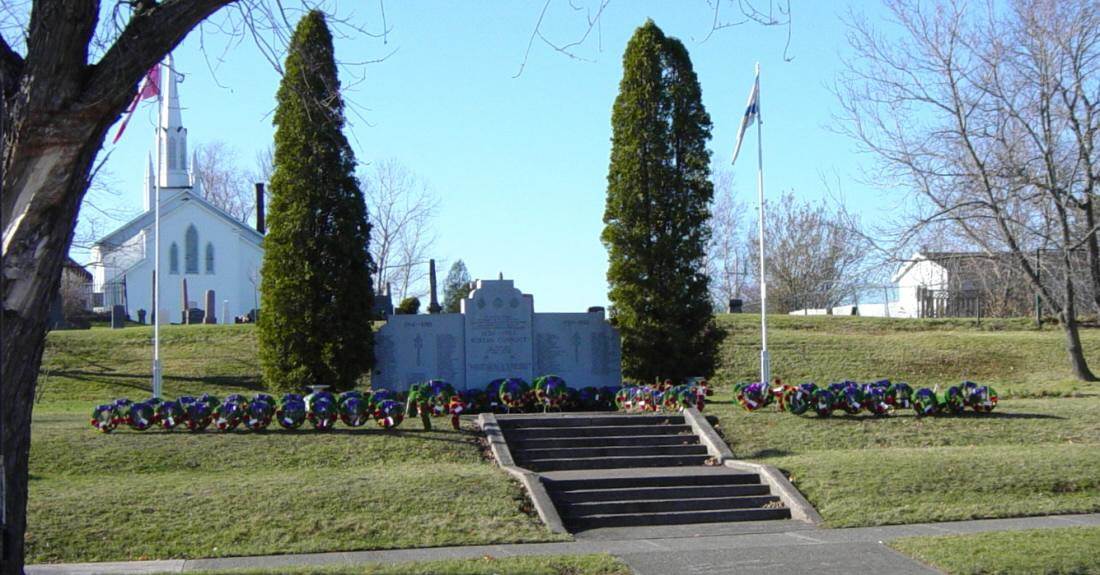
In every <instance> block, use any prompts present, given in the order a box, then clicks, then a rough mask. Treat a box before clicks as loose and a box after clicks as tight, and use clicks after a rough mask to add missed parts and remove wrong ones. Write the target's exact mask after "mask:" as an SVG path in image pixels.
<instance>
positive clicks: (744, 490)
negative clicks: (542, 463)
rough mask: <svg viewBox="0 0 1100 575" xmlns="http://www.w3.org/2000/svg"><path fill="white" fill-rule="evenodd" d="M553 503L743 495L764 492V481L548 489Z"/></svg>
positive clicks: (765, 486) (766, 489)
mask: <svg viewBox="0 0 1100 575" xmlns="http://www.w3.org/2000/svg"><path fill="white" fill-rule="evenodd" d="M550 493H551V497H552V498H553V499H554V502H555V503H559V504H569V503H590V502H595V501H636V500H644V499H696V498H699V499H703V498H710V497H744V496H748V495H768V494H770V493H771V489H770V488H769V487H768V486H767V485H761V484H755V485H751V484H750V485H692V486H683V487H681V486H677V487H626V488H621V489H576V490H573V491H551V492H550Z"/></svg>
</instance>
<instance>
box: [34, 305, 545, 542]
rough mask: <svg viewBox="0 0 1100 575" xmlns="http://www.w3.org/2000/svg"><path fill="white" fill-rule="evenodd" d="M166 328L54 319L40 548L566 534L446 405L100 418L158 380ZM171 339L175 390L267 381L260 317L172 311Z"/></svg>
mask: <svg viewBox="0 0 1100 575" xmlns="http://www.w3.org/2000/svg"><path fill="white" fill-rule="evenodd" d="M150 337H151V330H150V329H149V328H129V329H125V330H117V331H112V330H109V329H93V330H90V331H74V332H57V333H52V334H50V336H49V338H48V340H47V350H46V359H45V361H44V362H43V364H44V365H43V374H42V376H41V377H40V379H39V385H40V389H39V392H40V393H39V397H38V403H37V404H36V405H35V412H34V426H33V430H32V433H33V437H32V447H31V494H30V504H29V519H28V529H27V545H28V552H27V553H28V560H29V561H31V562H51V561H66V562H68V561H109V560H130V559H155V558H180V557H220V556H231V555H256V554H270V553H294V552H312V551H337V550H351V549H382V548H393V547H419V546H436V545H459V544H489V543H503V542H522V541H552V540H561V539H562V537H561V536H558V535H554V534H552V533H550V532H549V531H548V530H546V529H545V528H544V527H543V526H542V524H541V523H540V522H539V520H538V518H537V517H536V516H534V515H533V514H532V513H531V510H530V509H529V507H528V504H527V503H526V496H525V494H524V493H523V490H522V488H521V487H520V486H519V485H518V484H517V483H515V482H513V481H512V480H511V479H510V478H509V477H508V476H507V475H506V474H505V473H503V472H501V471H500V470H498V469H497V468H496V467H495V466H492V465H489V464H487V463H486V462H485V461H484V460H483V458H482V455H481V446H480V444H479V442H478V436H477V434H476V433H474V432H473V430H472V429H470V428H466V429H463V430H462V431H453V430H451V429H450V425H449V424H448V423H447V422H445V421H442V420H440V421H439V422H438V425H437V428H436V429H435V430H433V431H424V430H423V428H422V427H421V426H420V422H419V420H411V421H406V422H405V423H404V424H403V425H402V426H401V427H400V428H399V429H398V430H396V431H392V432H386V431H383V430H381V429H379V428H378V427H377V426H375V425H374V424H373V423H371V424H369V425H368V426H364V427H362V428H358V429H354V430H353V429H348V428H346V427H343V426H338V427H337V429H336V430H334V431H333V432H331V433H315V432H312V431H306V430H302V431H297V432H287V431H283V430H277V431H271V432H268V433H244V432H238V433H229V434H222V433H217V432H215V431H211V430H208V431H207V432H206V433H200V434H189V433H187V432H185V431H173V432H165V431H160V430H148V431H145V432H140V433H139V432H133V431H129V430H125V429H120V430H118V431H116V432H115V433H112V434H109V435H106V434H102V433H99V432H96V431H94V430H92V428H91V426H90V425H88V414H89V413H90V412H91V408H92V407H93V406H94V405H95V404H97V403H102V402H104V401H107V400H110V399H112V398H115V397H130V398H134V399H137V398H142V397H147V396H148V395H149V373H150V355H151V346H150V341H149V338H150ZM162 338H163V339H162V357H163V365H164V374H165V377H164V383H165V394H166V395H168V396H172V397H175V396H179V395H182V394H184V393H191V394H195V393H201V392H204V391H205V392H212V393H216V394H218V395H222V396H224V395H227V394H229V393H234V392H240V393H251V392H254V391H256V390H259V389H260V387H259V380H258V378H257V377H256V372H257V364H256V359H255V357H256V355H255V345H256V344H255V331H254V329H253V327H252V326H169V327H164V328H162ZM273 426H274V425H273ZM440 426H442V427H445V428H446V429H440ZM276 429H277V427H276Z"/></svg>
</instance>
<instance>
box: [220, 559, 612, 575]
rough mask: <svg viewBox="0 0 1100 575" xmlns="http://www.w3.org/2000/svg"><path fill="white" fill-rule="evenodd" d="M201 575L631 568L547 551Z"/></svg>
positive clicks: (555, 573) (435, 574) (551, 573)
mask: <svg viewBox="0 0 1100 575" xmlns="http://www.w3.org/2000/svg"><path fill="white" fill-rule="evenodd" d="M198 573H200V574H204V575H629V574H630V573H631V571H630V568H629V567H627V566H626V565H624V564H623V563H622V562H620V561H619V560H618V559H615V558H614V557H611V556H610V555H556V556H555V555H550V556H546V557H490V556H486V557H482V558H480V559H449V560H444V561H415V562H407V563H393V564H389V565H375V564H372V565H361V566H340V567H297V568H295V567H280V568H279V569H278V570H264V569H260V570H257V569H246V570H225V571H199V572H198Z"/></svg>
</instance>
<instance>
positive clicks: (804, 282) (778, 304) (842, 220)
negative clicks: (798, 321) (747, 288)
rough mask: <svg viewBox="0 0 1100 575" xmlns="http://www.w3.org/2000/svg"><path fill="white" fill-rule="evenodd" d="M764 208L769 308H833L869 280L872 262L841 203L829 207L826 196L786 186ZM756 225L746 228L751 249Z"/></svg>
mask: <svg viewBox="0 0 1100 575" xmlns="http://www.w3.org/2000/svg"><path fill="white" fill-rule="evenodd" d="M765 213H766V215H767V220H766V223H765V226H764V233H765V235H766V238H767V239H766V242H765V247H764V259H765V269H766V270H767V280H768V282H767V283H768V311H769V312H772V311H774V312H777V313H786V312H790V311H794V310H797V309H802V308H832V307H834V306H837V305H840V304H841V303H844V302H845V301H848V300H849V299H851V298H852V297H853V296H856V295H857V293H858V291H859V290H860V289H861V288H863V287H864V286H865V284H867V283H869V282H868V279H869V274H870V273H871V268H872V267H873V264H874V261H873V260H872V259H871V258H870V257H869V256H868V253H869V246H868V245H867V242H866V241H865V240H864V236H863V234H862V233H861V232H860V230H859V228H858V226H857V225H856V224H855V223H854V222H853V221H852V219H851V218H849V217H848V215H847V214H846V213H845V212H844V211H843V210H842V209H837V210H831V209H830V208H829V207H828V206H827V205H826V204H825V203H824V202H822V203H817V204H815V203H812V202H809V201H804V200H799V199H798V198H797V197H796V196H795V194H794V193H793V192H786V193H784V194H783V195H782V197H781V198H780V200H779V201H778V202H776V203H769V204H768V205H767V211H766V212H765ZM757 221H759V219H758V218H757ZM757 225H758V224H755V223H754V225H753V226H752V228H751V230H750V231H749V232H748V236H749V240H748V242H747V243H749V244H750V246H751V250H752V251H751V253H754V254H755V253H757V250H759V245H760V244H759V243H758V239H757V238H758V236H757V233H756V226H757ZM753 269H754V272H756V270H758V267H755V268H753ZM753 275H754V276H755V277H759V273H754V274H753Z"/></svg>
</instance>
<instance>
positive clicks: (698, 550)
mask: <svg viewBox="0 0 1100 575" xmlns="http://www.w3.org/2000/svg"><path fill="white" fill-rule="evenodd" d="M1085 525H1090V526H1100V513H1092V514H1087V515H1052V516H1047V517H1024V518H1018V519H988V520H979V521H957V522H951V523H920V524H914V525H891V526H885V527H860V528H854V529H816V528H814V527H812V526H809V525H806V524H804V523H799V522H795V521H768V522H760V523H729V524H709V525H685V526H672V527H669V526H663V527H658V528H654V527H640V528H617V529H597V530H592V531H587V532H582V533H579V534H577V538H576V540H575V541H569V542H564V543H527V544H523V543H521V544H512V545H475V546H468V547H433V548H425V549H399V550H393V551H354V552H344V553H315V554H305V555H267V556H259V557H232V558H225V559H195V560H186V561H185V560H172V561H136V562H130V563H85V564H75V563H73V564H55V565H30V566H28V567H27V573H29V574H31V575H45V574H50V575H53V574H64V575H77V574H81V575H83V574H100V573H102V574H122V573H180V572H184V571H195V570H206V569H230V568H243V567H253V568H279V567H286V566H291V565H302V566H305V565H347V564H355V563H376V562H380V563H393V562H398V561H426V560H435V559H458V558H467V557H483V556H485V555H492V556H494V557H511V556H517V555H562V554H578V553H611V554H612V555H615V556H617V557H620V558H622V559H623V560H624V561H626V563H627V564H628V565H630V566H631V568H632V569H634V571H635V572H636V573H638V575H665V574H680V573H684V574H704V573H705V574H711V573H713V574H718V573H732V572H735V571H736V572H744V571H749V572H754V573H784V574H787V573H805V572H814V573H826V574H827V573H861V572H862V573H899V574H903V575H904V574H909V573H914V574H915V573H935V571H933V570H931V569H929V568H927V567H925V566H923V565H921V564H919V563H917V562H915V561H913V560H911V559H909V558H907V557H904V556H902V555H899V554H898V553H896V552H894V551H893V550H891V549H890V548H888V547H886V546H885V545H884V544H883V542H884V541H889V540H892V539H897V538H899V537H910V536H916V535H951V534H965V533H980V532H983V531H1015V530H1020V529H1037V528H1052V527H1074V526H1085Z"/></svg>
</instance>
